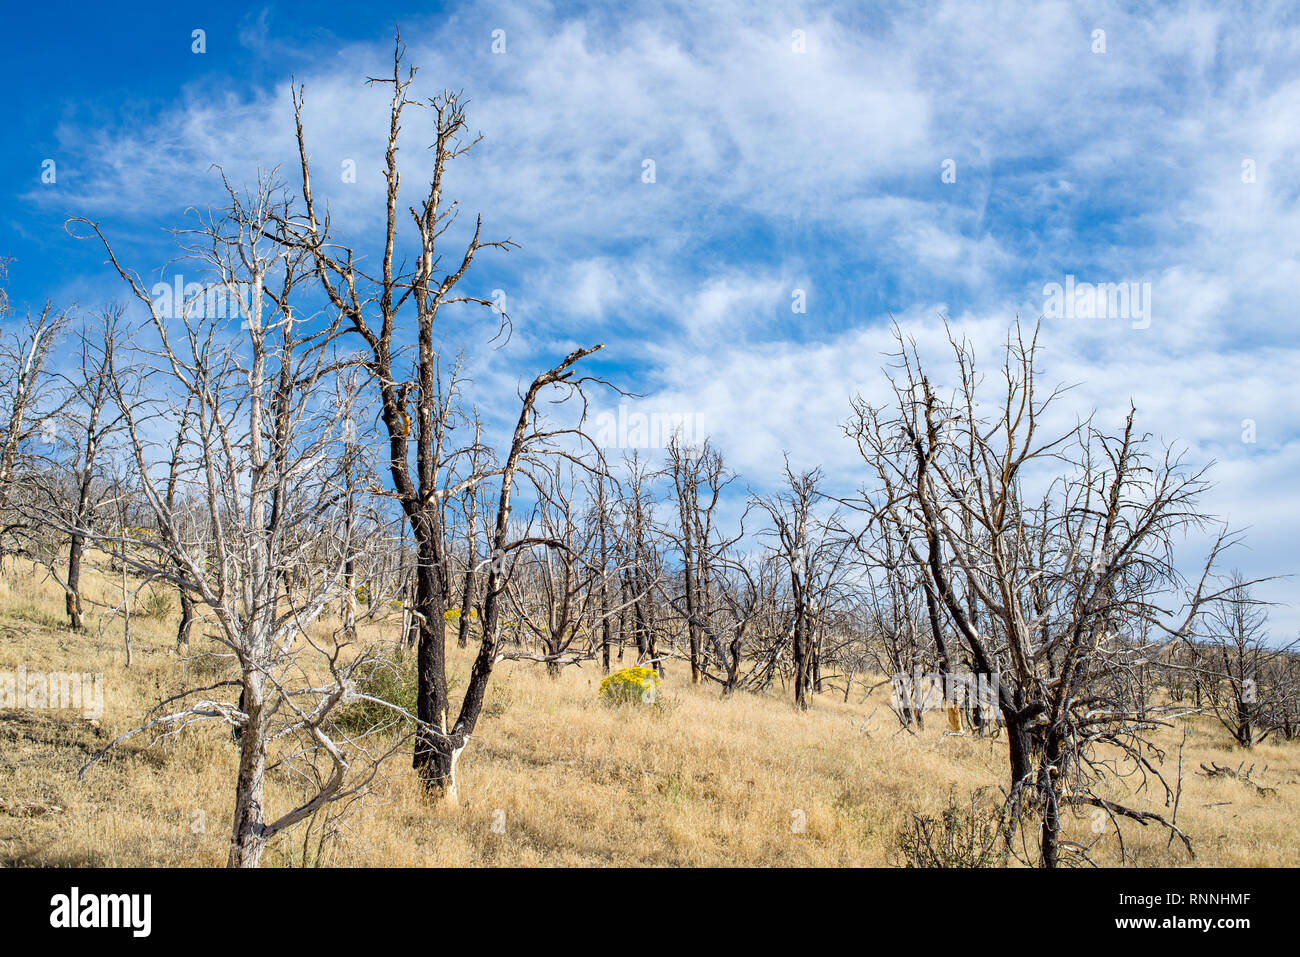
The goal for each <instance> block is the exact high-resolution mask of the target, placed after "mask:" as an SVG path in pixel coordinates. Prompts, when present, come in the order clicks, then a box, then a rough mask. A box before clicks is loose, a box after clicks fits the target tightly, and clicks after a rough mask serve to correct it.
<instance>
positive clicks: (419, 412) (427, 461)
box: [286, 37, 600, 795]
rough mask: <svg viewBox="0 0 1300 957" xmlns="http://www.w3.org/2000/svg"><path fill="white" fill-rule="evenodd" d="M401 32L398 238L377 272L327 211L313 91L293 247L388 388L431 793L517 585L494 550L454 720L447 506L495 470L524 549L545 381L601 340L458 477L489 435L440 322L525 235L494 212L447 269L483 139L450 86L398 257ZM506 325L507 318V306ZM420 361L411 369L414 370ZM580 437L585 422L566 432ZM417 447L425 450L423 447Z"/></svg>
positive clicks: (392, 121) (462, 738)
mask: <svg viewBox="0 0 1300 957" xmlns="http://www.w3.org/2000/svg"><path fill="white" fill-rule="evenodd" d="M402 58H403V48H402V45H401V40H400V37H399V38H398V39H397V41H396V43H395V46H394V52H393V67H392V74H391V75H390V76H387V77H384V78H382V79H378V78H374V79H372V80H371V82H375V83H382V84H387V85H389V86H391V88H392V92H393V95H392V99H391V102H390V106H389V112H388V146H387V150H386V153H385V172H384V178H385V185H386V190H385V224H386V228H385V234H384V235H385V239H384V243H383V247H382V249H381V251H380V254H379V256H378V257H376V261H377V262H378V263H379V264H380V267H379V268H380V272H379V274H378V275H371V274H368V273H366V272H364V271H363V268H362V265H361V263H362V258H361V257H359V256H357V255H355V254H354V252H353V251H352V250H351V249H348V248H345V247H343V246H341V245H339V244H338V243H337V241H336V239H335V238H334V237H333V235H332V234H331V230H330V222H329V220H328V217H327V216H325V215H322V213H321V211H319V210H318V207H317V204H316V201H315V199H314V197H313V194H312V179H311V172H310V163H309V160H308V148H307V138H306V133H305V132H304V129H303V123H302V104H303V92H302V91H301V90H297V91H295V95H294V115H295V125H296V129H297V140H298V149H299V158H300V161H301V171H302V198H303V208H304V213H303V215H302V216H300V217H296V218H293V219H292V220H286V230H287V231H288V232H290V233H291V234H292V239H291V240H290V245H291V247H292V248H296V249H302V250H305V251H306V252H307V253H308V254H309V255H310V256H311V258H312V262H313V263H314V266H315V270H316V277H317V280H318V282H319V284H320V286H321V288H322V289H323V291H324V292H325V294H326V296H327V297H328V300H329V302H330V303H331V304H332V305H333V307H334V309H335V310H337V312H338V313H339V315H340V316H341V317H342V319H343V321H344V322H345V323H347V324H348V327H349V328H350V330H351V331H352V332H353V333H354V334H355V335H357V336H359V337H360V338H361V340H362V341H363V342H364V344H365V350H366V352H367V368H368V371H369V372H370V374H371V376H372V381H373V383H374V388H375V389H377V391H378V400H379V406H380V418H381V420H382V421H383V423H384V427H385V429H386V431H387V435H388V447H389V455H388V471H389V475H390V478H391V481H392V486H393V493H392V494H394V495H395V496H396V500H397V501H398V502H399V503H400V505H401V507H402V510H403V511H404V512H405V514H406V516H407V518H408V520H409V521H410V524H411V533H412V535H413V537H414V538H415V543H416V566H415V577H416V582H415V595H414V602H413V608H412V613H413V616H414V618H415V619H416V620H417V622H418V629H419V632H418V634H419V638H418V650H417V656H418V667H417V675H418V678H417V680H418V701H419V719H420V722H421V724H420V728H419V730H418V732H417V739H416V747H415V755H414V759H413V764H414V767H415V769H416V771H417V773H418V775H419V777H420V779H421V781H422V782H423V783H424V785H425V787H426V789H427V790H429V791H430V792H442V793H446V794H448V795H454V793H455V773H454V770H455V762H456V759H457V757H458V756H459V755H460V753H461V751H462V750H464V747H465V743H466V742H467V741H468V739H469V736H470V735H471V734H472V733H473V731H474V727H475V723H476V722H477V720H478V715H479V710H480V708H481V706H482V701H483V695H484V691H485V689H486V685H487V681H488V678H489V676H490V674H491V671H492V666H493V664H494V662H495V661H496V655H497V641H498V638H499V636H498V635H497V634H496V632H495V629H496V628H497V624H498V622H497V618H498V615H499V602H500V599H501V596H502V594H503V591H504V582H503V580H502V575H501V571H500V570H499V565H500V563H499V562H496V561H492V560H489V564H488V567H489V571H488V575H487V580H486V582H485V584H484V586H483V587H484V595H485V598H484V617H483V621H482V630H483V634H482V638H481V640H480V645H479V652H478V655H477V657H476V660H475V663H474V667H473V670H472V671H471V674H470V679H469V682H468V684H467V687H466V690H465V696H464V698H463V700H462V702H461V706H460V711H459V714H457V715H456V716H455V717H454V718H453V712H452V710H451V702H450V700H449V696H448V689H447V661H446V649H445V634H444V620H445V618H444V616H445V615H446V613H447V611H448V608H449V602H450V600H451V597H452V595H453V594H454V592H453V583H452V582H451V581H448V580H447V571H446V570H447V568H448V562H447V547H448V546H447V540H446V529H445V527H444V524H443V514H444V513H443V508H444V503H445V502H446V501H447V499H448V498H449V497H454V496H459V495H461V494H463V493H464V492H465V491H466V490H467V489H469V488H471V487H472V486H474V485H476V484H479V483H482V482H484V481H486V480H487V479H489V478H492V479H495V481H496V482H497V483H498V485H497V489H498V492H497V500H496V503H495V508H496V514H495V523H494V524H495V527H494V528H493V529H492V530H491V532H490V533H489V538H490V545H491V549H492V551H491V552H490V553H489V554H490V555H492V556H500V555H502V554H504V552H505V551H506V550H507V549H510V548H512V547H515V546H516V543H512V542H511V540H510V536H509V528H510V515H511V507H512V494H513V487H514V481H515V473H516V470H517V469H518V468H519V466H520V463H521V461H523V460H525V458H526V457H527V456H529V455H531V454H532V453H533V452H534V451H536V450H538V449H540V448H541V447H543V446H545V445H546V444H547V443H548V442H549V441H551V440H552V439H555V438H556V437H557V436H558V435H560V434H561V433H560V431H558V430H548V429H547V428H545V427H544V426H541V425H539V423H538V421H537V416H536V414H535V404H536V402H537V400H538V397H539V396H540V395H541V393H542V392H544V391H546V390H548V389H550V388H551V387H553V386H561V387H563V388H565V389H567V390H568V391H569V392H570V393H575V392H577V391H578V390H579V389H580V383H581V382H582V381H583V380H579V379H574V378H573V376H574V371H573V367H574V366H575V365H576V364H577V363H578V362H579V361H580V360H581V359H583V358H584V357H586V356H588V355H590V354H591V353H593V352H595V351H596V349H598V348H600V347H599V346H595V347H592V348H585V349H578V350H575V351H574V352H572V353H570V354H569V355H568V356H566V357H565V358H564V359H563V360H561V361H560V362H559V363H557V364H556V365H555V366H554V367H552V368H551V369H549V370H547V371H546V372H543V373H542V374H541V375H539V376H537V377H536V378H535V379H534V380H533V382H532V384H531V385H530V386H529V387H528V388H527V389H526V390H525V391H523V392H522V393H521V395H520V401H521V408H520V414H519V420H518V424H517V426H516V427H515V430H514V434H513V436H512V437H511V440H510V445H509V448H508V451H507V452H506V453H505V454H504V455H503V456H502V457H501V459H500V461H499V463H498V464H495V465H493V466H492V467H489V468H486V469H485V470H483V471H480V472H477V473H471V474H469V475H468V476H462V477H459V478H458V479H457V480H456V481H454V482H451V483H449V481H448V479H449V476H450V475H454V474H455V471H454V470H455V467H456V465H457V464H458V463H460V462H463V461H465V460H467V459H472V458H474V456H475V452H476V450H477V449H478V445H477V443H474V444H470V445H462V446H459V447H457V446H454V445H451V444H450V442H451V439H452V436H451V435H450V432H449V430H448V429H447V425H448V424H449V422H450V419H451V417H452V415H453V414H454V412H455V408H456V406H455V402H454V399H453V396H451V395H449V394H448V391H447V390H446V389H445V388H440V386H439V383H440V379H439V370H440V368H441V367H442V366H441V359H440V355H439V351H438V339H439V336H438V335H436V334H435V325H436V323H437V322H438V319H439V317H440V314H441V313H442V311H443V309H444V308H445V307H447V306H452V305H455V304H472V305H478V306H482V307H485V308H488V309H492V308H493V307H494V304H493V303H492V302H491V301H490V300H488V299H486V298H484V297H481V296H475V295H469V294H462V293H460V292H459V290H458V285H459V283H460V282H461V280H462V279H463V278H464V277H465V275H466V274H467V273H468V271H469V269H470V267H471V265H472V264H473V262H474V259H475V257H476V256H477V255H478V254H479V253H480V252H481V251H483V250H484V249H497V250H507V249H509V248H511V247H512V246H513V245H514V244H513V243H512V242H511V241H510V240H508V239H506V240H500V241H493V242H488V241H485V240H483V239H482V218H481V217H479V218H478V220H477V221H476V223H475V227H474V230H473V234H472V236H471V238H470V239H469V241H468V243H467V244H466V245H465V246H464V247H462V248H460V250H459V252H458V253H457V254H456V256H455V259H454V261H453V263H452V265H451V267H450V269H449V270H448V271H446V272H441V269H442V248H443V247H442V243H441V240H442V238H443V237H444V235H445V234H446V232H447V230H448V229H449V227H450V226H451V225H452V223H454V222H455V220H456V217H457V213H458V206H457V204H456V203H455V202H453V201H450V200H448V199H447V197H446V194H445V191H444V190H445V183H444V176H445V173H446V170H447V165H448V164H449V163H450V162H452V161H453V160H455V159H457V158H458V157H460V156H463V155H464V154H465V153H466V152H467V151H468V150H469V149H471V148H472V147H473V146H474V144H475V143H476V142H477V139H468V140H466V139H463V137H465V135H466V132H467V122H466V114H465V107H464V102H463V101H462V99H461V97H460V95H459V94H457V93H452V92H444V93H443V94H442V95H440V96H437V97H435V98H433V99H431V100H429V101H428V103H427V107H428V108H429V110H430V114H431V118H432V120H433V143H432V144H431V149H432V158H431V164H430V165H431V168H432V177H431V180H430V181H429V183H428V188H427V191H426V192H425V193H424V196H423V198H422V199H421V200H420V201H419V202H418V204H417V205H416V206H413V207H410V209H409V212H410V220H409V222H410V223H411V224H412V225H413V227H414V233H413V238H414V241H415V247H416V249H417V255H416V257H415V261H414V264H413V265H412V266H411V267H410V268H409V269H404V268H402V267H401V265H400V264H399V263H398V261H397V248H398V232H399V220H405V217H404V216H403V215H402V214H401V213H399V207H398V184H399V179H400V175H399V172H398V165H397V152H398V139H399V135H400V131H401V124H402V116H403V112H404V111H405V110H406V108H407V107H411V106H415V107H418V106H420V104H418V103H417V102H416V101H413V100H411V99H409V98H408V92H409V90H410V87H411V84H412V83H413V82H414V79H415V74H416V71H415V69H414V68H408V69H405V70H404V69H403V64H402ZM500 318H501V322H502V323H503V325H504V324H506V323H508V319H507V317H506V316H505V314H504V313H501V315H500ZM408 331H409V332H413V334H414V341H415V349H416V357H415V361H414V368H413V369H409V370H408V368H407V367H406V365H405V362H404V361H403V360H402V359H401V357H400V355H399V345H400V340H399V338H398V336H399V333H400V334H401V335H405V334H407V333H408ZM408 371H409V375H408ZM567 431H568V432H569V433H570V435H571V434H572V431H573V430H567ZM412 445H414V449H412Z"/></svg>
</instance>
